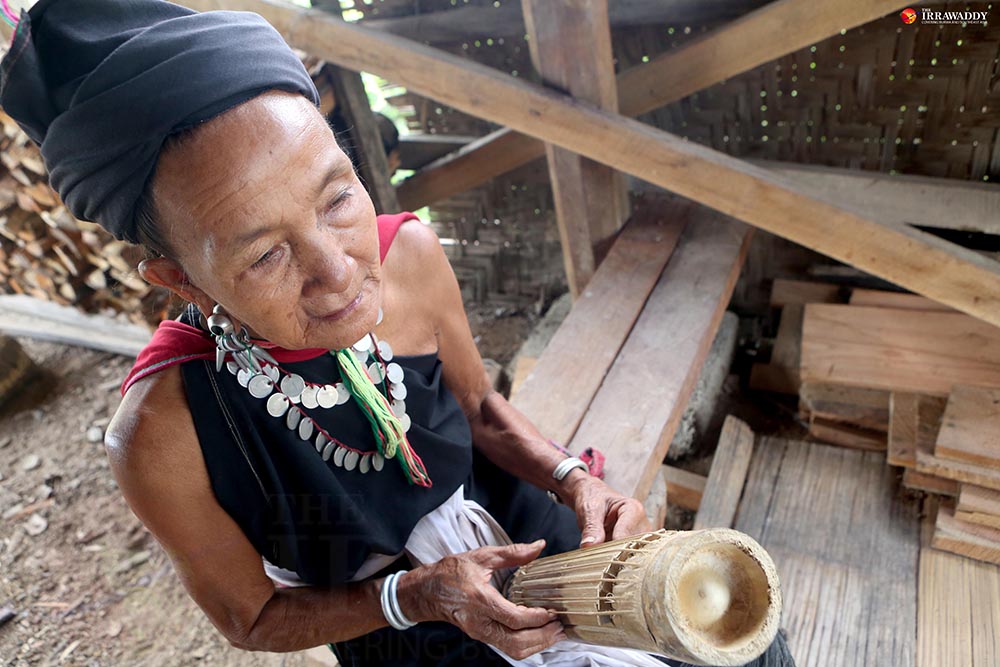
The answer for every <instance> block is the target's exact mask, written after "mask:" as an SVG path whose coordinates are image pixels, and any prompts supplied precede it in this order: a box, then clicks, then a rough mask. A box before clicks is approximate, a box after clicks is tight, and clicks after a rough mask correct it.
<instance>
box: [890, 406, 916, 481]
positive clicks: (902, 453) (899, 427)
mask: <svg viewBox="0 0 1000 667" xmlns="http://www.w3.org/2000/svg"><path fill="white" fill-rule="evenodd" d="M919 408H920V395H919V394H912V393H909V392H905V391H902V392H900V391H894V392H892V394H891V398H890V403H889V412H890V413H891V418H890V420H889V441H888V444H889V446H888V449H887V452H886V461H887V462H888V463H889V465H891V466H901V467H903V468H912V467H913V466H915V465H916V464H917V429H918V425H919V421H920V414H919ZM904 484H905V482H904Z"/></svg>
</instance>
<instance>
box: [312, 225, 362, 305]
mask: <svg viewBox="0 0 1000 667" xmlns="http://www.w3.org/2000/svg"><path fill="white" fill-rule="evenodd" d="M325 240H326V243H322V242H315V241H314V242H313V243H309V244H307V246H308V247H307V248H306V249H304V250H303V251H302V252H301V253H300V255H299V256H300V257H301V258H302V261H301V263H302V269H303V271H304V272H305V279H304V280H303V296H306V297H311V296H322V295H323V294H330V293H334V294H339V293H341V292H346V291H347V290H348V289H350V287H351V284H352V283H353V281H354V274H355V273H356V272H357V266H358V265H357V262H356V261H355V260H354V258H353V257H351V256H350V255H348V254H347V253H346V252H344V250H343V248H341V247H338V246H333V245H332V244H331V243H330V241H329V239H325Z"/></svg>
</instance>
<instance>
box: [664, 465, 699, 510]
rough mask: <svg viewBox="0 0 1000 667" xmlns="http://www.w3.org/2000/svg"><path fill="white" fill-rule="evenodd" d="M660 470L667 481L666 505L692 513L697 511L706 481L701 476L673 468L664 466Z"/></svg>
mask: <svg viewBox="0 0 1000 667" xmlns="http://www.w3.org/2000/svg"><path fill="white" fill-rule="evenodd" d="M660 469H661V470H662V472H663V476H664V477H666V479H667V504H668V505H676V506H677V507H680V508H682V509H686V510H691V511H693V512H696V511H698V508H699V507H701V499H702V498H703V497H704V495H705V485H706V484H707V483H708V480H707V479H706V478H705V477H702V476H701V475H698V474H696V473H693V472H690V471H688V470H683V469H681V468H676V467H674V466H668V465H665V466H661V468H660Z"/></svg>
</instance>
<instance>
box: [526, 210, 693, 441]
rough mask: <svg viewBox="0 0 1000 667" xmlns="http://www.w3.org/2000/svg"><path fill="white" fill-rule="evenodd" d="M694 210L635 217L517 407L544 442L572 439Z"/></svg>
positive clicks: (537, 367) (541, 361) (536, 368)
mask: <svg viewBox="0 0 1000 667" xmlns="http://www.w3.org/2000/svg"><path fill="white" fill-rule="evenodd" d="M692 210H693V207H692V205H690V204H685V203H681V202H676V201H673V202H663V201H662V200H659V201H654V202H650V203H649V204H648V207H647V208H643V209H642V210H641V211H637V212H636V216H635V218H634V219H633V221H632V222H630V223H629V224H628V225H627V226H626V227H625V229H624V230H623V231H622V233H621V236H619V238H618V240H617V241H616V242H615V244H614V246H613V247H612V248H611V251H610V252H609V253H608V256H607V257H606V258H605V260H604V261H603V262H602V263H601V266H600V268H599V269H598V271H597V273H596V274H595V275H594V278H593V280H591V282H590V284H589V286H588V288H587V290H586V291H585V292H584V293H583V294H581V295H580V298H579V299H577V301H576V303H575V304H573V308H572V310H571V311H570V313H569V315H568V316H567V317H566V319H565V320H564V321H563V323H562V324H561V325H560V327H559V329H558V330H557V331H556V333H555V335H554V336H553V337H552V340H551V341H549V344H548V346H547V347H546V349H545V352H544V353H543V354H542V356H541V358H540V359H539V360H538V363H537V364H536V365H535V366H534V368H533V369H532V370H531V372H530V373H529V374H528V377H527V378H525V379H524V381H523V383H522V384H521V386H520V388H519V389H518V391H517V394H516V395H515V396H514V397H513V401H512V402H513V404H514V406H515V407H516V408H517V409H519V410H520V411H521V412H523V413H524V414H525V415H527V416H528V418H529V419H531V421H532V423H534V424H535V426H537V427H538V429H539V430H540V431H541V432H542V434H543V435H545V437H547V438H551V439H553V440H555V441H556V442H559V443H568V442H569V441H570V439H571V438H572V437H573V434H574V433H575V432H576V429H577V426H578V425H579V423H580V420H581V419H582V418H583V415H584V413H586V411H587V409H588V407H589V406H590V401H591V398H592V397H593V396H594V394H595V393H596V392H597V389H598V387H600V385H601V382H602V381H603V380H604V376H605V374H606V373H607V371H608V369H609V368H611V365H612V363H613V362H614V360H615V357H616V356H617V354H618V351H619V350H620V349H621V346H622V344H623V343H624V342H625V338H626V337H627V336H628V333H629V331H631V329H632V325H633V324H634V323H635V321H636V319H637V318H638V317H639V313H640V312H641V311H642V308H643V305H644V304H645V303H646V299H647V297H648V296H649V293H650V291H651V290H652V289H653V287H654V286H655V285H656V282H657V280H658V279H659V277H660V274H661V273H663V267H664V266H665V265H666V264H667V261H668V259H669V258H670V256H671V253H672V252H673V251H674V247H675V246H676V245H677V241H678V239H679V238H680V236H681V233H682V231H683V229H684V226H685V225H686V224H687V220H688V218H689V217H690V215H691V211H692ZM582 360H586V363H583V361H582ZM567 377H572V378H573V382H572V386H571V387H567V385H566V384H565V378H567ZM601 447H602V449H604V445H601Z"/></svg>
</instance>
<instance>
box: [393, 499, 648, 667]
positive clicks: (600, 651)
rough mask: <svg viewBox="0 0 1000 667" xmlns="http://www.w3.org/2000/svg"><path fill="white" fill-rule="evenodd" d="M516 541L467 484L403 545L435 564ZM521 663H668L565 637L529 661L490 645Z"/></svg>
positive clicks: (566, 666)
mask: <svg viewBox="0 0 1000 667" xmlns="http://www.w3.org/2000/svg"><path fill="white" fill-rule="evenodd" d="M508 544H512V542H511V539H510V537H509V536H508V535H507V532H506V531H505V530H504V529H503V528H502V527H501V526H500V524H498V523H497V522H496V519H494V518H493V517H492V516H491V515H490V513H489V512H487V511H486V510H485V509H483V507H482V506H481V505H479V504H478V503H476V502H475V501H472V500H466V499H465V497H464V494H463V489H462V487H458V490H457V491H456V492H455V493H454V494H453V495H452V496H451V497H450V498H449V499H448V500H446V501H445V502H444V503H443V504H442V505H441V506H440V507H438V508H437V509H436V510H434V511H433V512H431V513H430V514H428V515H426V516H425V517H424V518H422V519H421V520H420V521H418V522H417V525H416V527H414V529H413V533H412V534H411V535H410V539H409V540H407V542H406V546H405V548H404V550H405V551H406V553H407V554H409V556H410V559H411V560H413V561H414V562H415V563H417V564H420V565H426V564H428V563H434V562H436V561H439V560H441V559H442V558H444V557H445V556H451V555H454V554H459V553H465V552H466V551H471V550H472V549H477V548H479V547H489V546H496V547H500V546H506V545H508ZM506 574H507V573H505V572H497V573H495V574H494V577H493V585H494V586H497V587H498V588H499V587H500V586H501V585H502V582H503V580H504V579H506ZM490 648H492V649H493V650H494V651H496V652H497V653H498V654H500V655H501V656H502V657H503V658H504V659H505V660H506V661H507V662H509V663H510V664H512V665H515V666H516V667H541V666H544V667H663V663H662V662H660V661H659V660H657V659H656V658H653V657H652V656H650V655H649V654H647V653H645V652H643V651H632V650H627V649H619V648H608V647H603V646H591V645H589V644H581V643H580V642H575V641H570V640H566V641H562V642H559V643H558V644H555V645H554V646H550V647H549V648H547V649H545V650H544V651H541V652H540V653H536V654H535V655H533V656H531V657H530V658H526V659H524V660H515V659H514V658H511V657H510V656H508V655H506V654H505V653H504V652H503V651H501V650H499V649H497V648H495V647H493V646H491V647H490Z"/></svg>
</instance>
